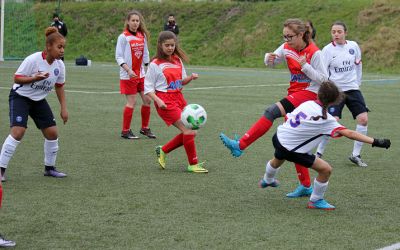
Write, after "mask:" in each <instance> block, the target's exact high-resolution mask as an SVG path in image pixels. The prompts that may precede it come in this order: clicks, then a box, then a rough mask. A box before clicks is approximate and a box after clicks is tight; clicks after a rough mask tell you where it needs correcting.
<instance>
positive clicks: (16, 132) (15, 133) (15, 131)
mask: <svg viewBox="0 0 400 250" xmlns="http://www.w3.org/2000/svg"><path fill="white" fill-rule="evenodd" d="M25 131H26V128H24V127H18V126H14V127H12V128H11V131H10V135H11V136H12V137H13V138H14V139H15V140H17V141H20V140H22V138H23V137H24V135H25Z"/></svg>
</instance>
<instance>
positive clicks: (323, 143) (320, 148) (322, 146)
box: [317, 135, 330, 155]
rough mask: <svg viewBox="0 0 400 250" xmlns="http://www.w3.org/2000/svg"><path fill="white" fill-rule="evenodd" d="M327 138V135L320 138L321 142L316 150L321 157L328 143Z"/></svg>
mask: <svg viewBox="0 0 400 250" xmlns="http://www.w3.org/2000/svg"><path fill="white" fill-rule="evenodd" d="M329 138H330V137H329V136H327V135H324V136H322V140H321V142H320V143H319V145H318V148H317V153H320V154H321V155H322V154H324V152H325V148H326V145H328V142H329Z"/></svg>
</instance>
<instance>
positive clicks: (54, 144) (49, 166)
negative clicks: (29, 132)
mask: <svg viewBox="0 0 400 250" xmlns="http://www.w3.org/2000/svg"><path fill="white" fill-rule="evenodd" d="M64 47H65V38H64V37H63V36H62V35H61V34H60V33H58V31H57V29H56V28H55V27H49V28H47V29H46V48H45V50H44V51H42V52H36V53H34V54H32V55H30V56H28V57H27V58H25V60H24V61H23V62H22V64H21V65H20V66H19V68H18V70H17V72H16V73H15V75H14V85H13V87H12V89H11V92H10V97H9V105H10V127H11V131H10V135H9V136H8V137H7V138H6V140H5V141H4V144H3V147H2V149H1V153H0V168H1V172H2V178H3V179H2V180H3V181H4V180H5V177H4V173H5V170H6V168H7V166H8V163H9V161H10V159H11V157H12V156H13V155H14V153H15V150H16V148H17V146H18V144H19V143H20V141H21V139H22V138H23V136H24V134H25V131H26V129H27V122H28V116H30V117H31V118H32V119H33V121H34V122H35V124H36V127H37V128H38V129H40V130H42V133H43V136H44V137H45V140H44V165H45V172H44V175H45V176H52V177H65V176H67V175H66V174H64V173H61V172H59V171H58V170H57V169H56V168H55V164H56V158H57V152H58V132H57V127H56V122H55V118H54V116H53V113H52V111H51V109H50V106H49V104H48V103H47V101H46V99H45V97H46V96H47V95H48V94H49V93H50V91H51V90H52V89H53V88H55V91H56V94H57V98H58V101H59V102H60V106H61V112H60V115H61V119H62V120H63V122H64V124H65V123H66V122H67V121H68V111H67V103H66V101H65V93H64V83H65V66H64V63H63V61H62V60H60V59H61V57H62V56H63V55H64Z"/></svg>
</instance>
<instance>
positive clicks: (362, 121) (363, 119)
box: [357, 112, 368, 126]
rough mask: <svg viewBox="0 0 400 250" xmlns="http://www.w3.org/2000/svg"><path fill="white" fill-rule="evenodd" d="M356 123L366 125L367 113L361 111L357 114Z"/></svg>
mask: <svg viewBox="0 0 400 250" xmlns="http://www.w3.org/2000/svg"><path fill="white" fill-rule="evenodd" d="M357 124H359V125H361V126H367V125H368V115H367V113H366V112H365V113H362V114H359V115H358V116H357Z"/></svg>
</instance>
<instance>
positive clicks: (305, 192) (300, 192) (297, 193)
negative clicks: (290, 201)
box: [286, 184, 313, 198]
mask: <svg viewBox="0 0 400 250" xmlns="http://www.w3.org/2000/svg"><path fill="white" fill-rule="evenodd" d="M312 191H313V188H312V187H311V186H310V187H308V188H307V187H305V186H303V185H301V184H300V185H299V186H297V188H296V189H295V190H294V191H293V192H291V193H288V194H286V197H288V198H298V197H304V196H310V195H311V193H312Z"/></svg>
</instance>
